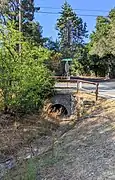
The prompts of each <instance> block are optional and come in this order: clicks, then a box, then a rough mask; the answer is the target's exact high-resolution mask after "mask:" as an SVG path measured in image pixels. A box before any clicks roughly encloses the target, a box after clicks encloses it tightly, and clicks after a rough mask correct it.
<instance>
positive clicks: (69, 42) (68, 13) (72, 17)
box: [56, 2, 87, 57]
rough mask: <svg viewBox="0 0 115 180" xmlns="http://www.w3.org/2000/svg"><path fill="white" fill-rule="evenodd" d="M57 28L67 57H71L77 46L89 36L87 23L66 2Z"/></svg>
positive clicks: (62, 48) (61, 45)
mask: <svg viewBox="0 0 115 180" xmlns="http://www.w3.org/2000/svg"><path fill="white" fill-rule="evenodd" d="M56 29H57V30H58V32H59V33H58V36H59V40H60V47H61V51H62V53H63V56H65V57H71V56H73V55H74V53H75V51H76V47H77V46H78V45H80V44H83V42H84V38H85V37H86V36H87V35H86V33H87V31H86V23H83V20H82V19H81V18H79V17H78V16H77V15H76V13H75V12H74V11H73V9H72V7H71V6H70V5H69V4H68V3H67V2H65V3H64V5H63V6H62V11H61V16H60V18H59V19H57V25H56Z"/></svg>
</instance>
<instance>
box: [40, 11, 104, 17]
mask: <svg viewBox="0 0 115 180" xmlns="http://www.w3.org/2000/svg"><path fill="white" fill-rule="evenodd" d="M39 13H41V14H52V15H59V14H61V13H60V12H47V11H39ZM77 15H78V16H87V17H97V16H103V17H108V16H104V15H99V14H98V15H94V14H77Z"/></svg>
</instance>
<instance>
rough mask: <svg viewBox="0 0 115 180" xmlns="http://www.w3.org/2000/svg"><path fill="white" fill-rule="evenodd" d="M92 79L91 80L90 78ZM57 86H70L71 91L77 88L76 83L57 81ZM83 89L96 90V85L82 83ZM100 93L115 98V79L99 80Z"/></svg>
mask: <svg viewBox="0 0 115 180" xmlns="http://www.w3.org/2000/svg"><path fill="white" fill-rule="evenodd" d="M90 81H91V80H90ZM55 86H56V87H57V88H58V87H59V88H61V87H62V88H64V87H67V86H68V87H70V90H71V91H75V90H76V83H68V84H67V83H56V85H55ZM82 90H86V91H91V92H95V85H91V84H82ZM99 95H100V96H104V97H107V98H115V79H114V80H108V81H99Z"/></svg>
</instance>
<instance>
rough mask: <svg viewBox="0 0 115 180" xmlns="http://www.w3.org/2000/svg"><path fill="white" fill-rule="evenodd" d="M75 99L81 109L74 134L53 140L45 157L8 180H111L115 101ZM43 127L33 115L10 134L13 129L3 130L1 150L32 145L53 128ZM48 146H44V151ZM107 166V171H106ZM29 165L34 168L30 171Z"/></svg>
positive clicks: (26, 164)
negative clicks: (36, 139) (21, 178)
mask: <svg viewBox="0 0 115 180" xmlns="http://www.w3.org/2000/svg"><path fill="white" fill-rule="evenodd" d="M76 96H77V97H79V99H80V101H81V105H82V107H81V110H80V111H81V114H80V119H79V121H77V119H76V123H77V124H76V126H75V127H74V128H73V130H70V131H68V132H66V133H65V134H64V135H63V136H62V137H59V138H58V139H57V138H55V137H54V142H53V143H54V144H52V145H51V146H52V147H51V148H50V151H49V152H48V153H46V154H43V155H42V156H39V158H35V159H33V160H32V159H31V160H30V161H28V162H27V161H26V162H24V163H23V164H22V165H20V166H19V167H18V170H17V169H16V170H13V171H11V174H10V179H13V177H14V176H15V177H16V178H17V179H20V177H21V176H22V177H23V179H24V178H25V179H24V180H26V177H25V174H26V176H28V173H30V172H31V173H30V174H33V176H34V177H35V175H36V177H38V176H39V177H38V179H39V178H40V177H41V179H44V180H45V179H47V180H48V179H49V180H53V179H55V180H59V179H62V180H64V179H65V180H67V179H70V180H74V179H75V180H76V179H78V180H79V179H83V180H90V179H94V180H95V179H99V180H103V179H111V178H112V175H113V171H112V170H111V169H112V168H113V167H114V166H113V160H112V159H114V153H113V152H114V150H115V147H114V144H113V142H114V140H115V135H114V134H115V133H114V130H115V101H113V100H107V99H104V98H99V99H98V101H97V102H96V101H95V95H93V94H86V93H82V92H80V93H79V94H76ZM50 123H51V122H50ZM46 124H47V122H46V121H43V120H41V119H39V116H35V115H34V116H32V117H30V116H28V117H26V118H25V120H23V122H22V123H21V124H19V125H18V126H17V127H16V128H13V131H12V127H13V126H12V125H11V126H9V127H8V128H6V129H4V130H3V127H2V128H1V132H0V133H1V134H0V143H2V144H3V146H2V148H3V147H6V149H8V146H7V145H8V144H9V146H10V145H12V146H15V147H16V145H17V144H20V142H24V143H27V142H31V140H32V139H34V138H38V139H39V138H40V136H41V135H42V133H43V135H44V136H46V135H48V133H51V132H52V129H53V128H51V124H47V125H46ZM49 129H50V131H49ZM55 129H56V127H55ZM46 132H47V133H46ZM6 134H7V135H6ZM51 135H52V134H51ZM7 137H9V140H7ZM2 138H3V139H2ZM29 139H30V141H29ZM12 140H13V141H12ZM11 142H13V144H11ZM111 143H112V144H111ZM23 145H24V144H23ZM48 145H49V144H48V142H47V143H46V144H45V146H46V148H47V146H48ZM21 146H22V145H21ZM110 147H111V148H110ZM19 148H20V146H19ZM2 152H3V151H2ZM13 153H14V152H13ZM105 158H106V159H105ZM100 159H101V161H100ZM109 160H111V161H109ZM106 163H107V164H108V169H106ZM31 164H33V165H32V166H33V167H34V166H35V168H31ZM36 164H37V166H36ZM36 167H37V168H36ZM29 168H30V169H29ZM36 173H37V174H36ZM38 174H39V175H38ZM109 177H110V178H109ZM16 178H15V179H16ZM31 179H32V178H31ZM33 180H34V179H33Z"/></svg>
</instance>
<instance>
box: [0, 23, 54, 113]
mask: <svg viewBox="0 0 115 180" xmlns="http://www.w3.org/2000/svg"><path fill="white" fill-rule="evenodd" d="M0 42H1V46H0V89H1V90H2V94H3V101H4V107H5V109H12V110H13V111H19V110H20V111H22V112H30V111H33V110H36V109H39V107H40V106H41V105H42V103H43V101H44V99H45V98H47V97H48V95H49V94H50V93H51V90H52V88H53V85H54V81H53V80H52V78H51V72H50V71H49V70H48V69H47V68H46V67H45V63H44V62H45V61H46V60H48V59H49V56H50V51H48V50H47V49H44V48H42V47H39V48H38V47H36V46H34V45H32V44H29V43H28V42H27V41H26V40H25V39H24V37H22V34H21V33H19V32H18V31H17V30H15V29H14V28H13V27H12V26H10V25H9V27H7V28H4V27H1V34H0ZM20 42H21V53H19V50H18V49H19V43H20Z"/></svg>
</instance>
